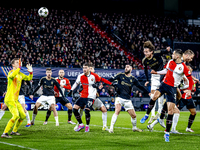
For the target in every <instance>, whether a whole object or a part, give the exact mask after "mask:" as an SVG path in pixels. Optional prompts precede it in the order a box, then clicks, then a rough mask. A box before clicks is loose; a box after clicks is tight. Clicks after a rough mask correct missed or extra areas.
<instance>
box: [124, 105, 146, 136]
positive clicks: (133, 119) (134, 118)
mask: <svg viewBox="0 0 200 150" xmlns="http://www.w3.org/2000/svg"><path fill="white" fill-rule="evenodd" d="M127 112H128V113H129V115H130V116H131V123H132V125H133V128H132V130H133V132H142V131H143V130H141V129H139V128H137V126H136V124H137V118H136V113H135V110H134V109H129V110H127Z"/></svg>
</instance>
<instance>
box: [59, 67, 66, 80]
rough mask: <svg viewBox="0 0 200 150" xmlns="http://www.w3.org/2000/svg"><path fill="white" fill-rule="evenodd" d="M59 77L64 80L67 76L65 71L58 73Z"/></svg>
mask: <svg viewBox="0 0 200 150" xmlns="http://www.w3.org/2000/svg"><path fill="white" fill-rule="evenodd" d="M58 75H59V77H60V78H63V77H64V75H65V71H64V70H62V69H61V70H59V72H58Z"/></svg>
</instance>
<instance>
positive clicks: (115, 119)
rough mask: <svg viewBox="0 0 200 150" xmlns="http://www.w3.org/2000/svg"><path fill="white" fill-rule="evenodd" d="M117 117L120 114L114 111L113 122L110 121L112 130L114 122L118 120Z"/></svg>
mask: <svg viewBox="0 0 200 150" xmlns="http://www.w3.org/2000/svg"><path fill="white" fill-rule="evenodd" d="M117 117H118V115H116V114H115V113H114V114H113V116H112V119H111V123H110V129H111V130H113V127H114V124H115V122H116V121H117Z"/></svg>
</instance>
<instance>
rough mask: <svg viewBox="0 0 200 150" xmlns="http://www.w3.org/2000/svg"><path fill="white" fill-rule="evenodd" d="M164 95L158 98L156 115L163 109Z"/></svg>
mask: <svg viewBox="0 0 200 150" xmlns="http://www.w3.org/2000/svg"><path fill="white" fill-rule="evenodd" d="M163 101H164V94H163V95H162V96H161V97H159V98H158V113H159V114H161V111H162V108H163Z"/></svg>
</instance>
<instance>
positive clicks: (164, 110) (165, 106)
mask: <svg viewBox="0 0 200 150" xmlns="http://www.w3.org/2000/svg"><path fill="white" fill-rule="evenodd" d="M166 111H167V102H165V104H164V105H163V109H162V111H161V115H160V119H164V117H165V112H166Z"/></svg>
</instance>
